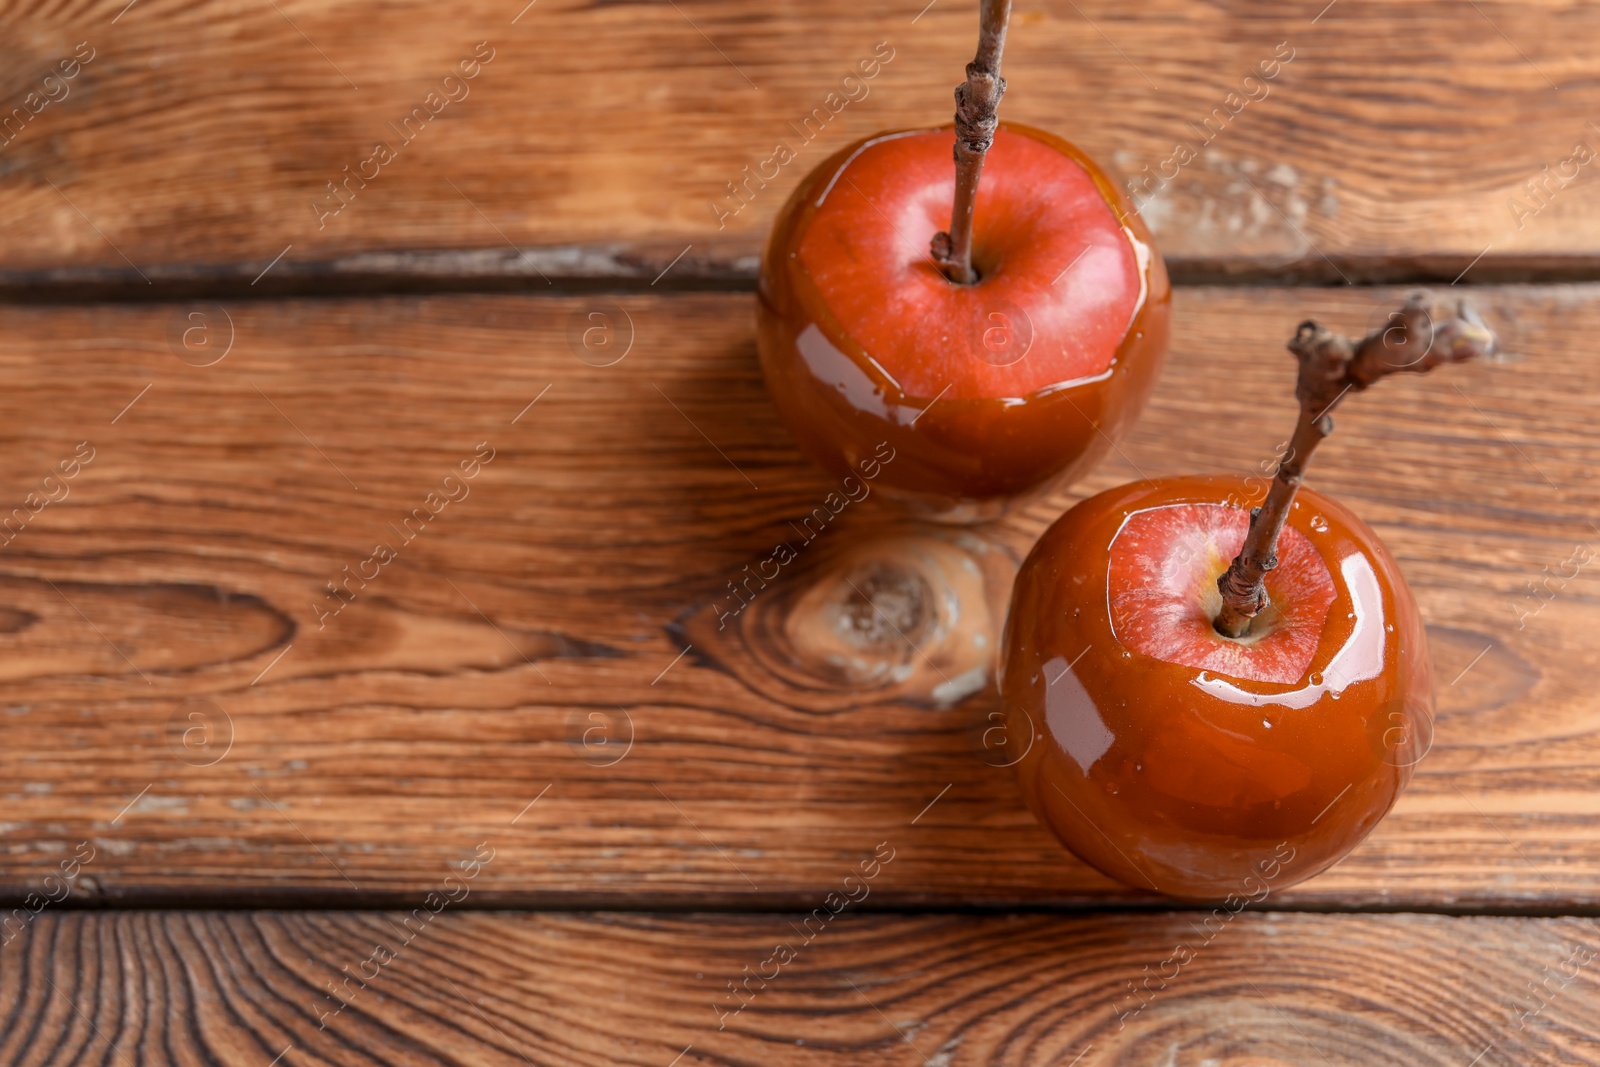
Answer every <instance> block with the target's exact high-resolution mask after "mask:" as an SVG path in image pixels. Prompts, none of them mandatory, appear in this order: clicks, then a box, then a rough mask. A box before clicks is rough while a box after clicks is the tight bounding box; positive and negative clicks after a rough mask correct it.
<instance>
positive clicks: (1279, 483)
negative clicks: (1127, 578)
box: [1216, 293, 1495, 637]
mask: <svg viewBox="0 0 1600 1067" xmlns="http://www.w3.org/2000/svg"><path fill="white" fill-rule="evenodd" d="M1494 347H1495V337H1494V333H1493V332H1492V331H1491V330H1490V329H1489V327H1487V326H1485V325H1484V323H1483V320H1482V319H1481V318H1479V317H1478V315H1477V313H1476V312H1474V311H1473V310H1472V309H1471V308H1470V307H1468V306H1467V304H1466V303H1465V302H1460V303H1458V304H1457V305H1456V307H1455V309H1454V311H1453V313H1449V314H1448V315H1447V316H1436V314H1435V310H1434V307H1433V301H1432V297H1431V296H1430V295H1429V294H1427V293H1416V294H1413V295H1412V296H1411V298H1410V299H1409V300H1407V301H1406V303H1405V306H1404V307H1402V308H1401V309H1400V310H1399V311H1397V312H1394V313H1393V314H1391V315H1390V316H1389V321H1388V323H1387V324H1385V325H1384V326H1383V327H1382V328H1380V329H1377V330H1374V331H1372V332H1371V333H1369V334H1367V336H1365V337H1363V338H1362V339H1361V340H1360V341H1358V342H1354V343H1352V342H1351V340H1350V339H1349V338H1348V337H1345V336H1344V335H1343V334H1337V333H1334V332H1332V331H1331V330H1328V329H1325V328H1324V327H1322V326H1321V325H1319V324H1318V323H1316V322H1312V321H1309V320H1308V321H1306V322H1302V323H1301V324H1300V329H1299V330H1297V331H1296V332H1295V335H1294V339H1293V340H1292V341H1290V342H1289V351H1290V352H1293V353H1294V355H1295V358H1296V359H1298V360H1299V361H1300V375H1299V379H1298V380H1297V382H1296V384H1295V390H1294V392H1295V397H1296V398H1297V399H1298V400H1299V401H1300V419H1299V421H1298V422H1297V423H1296V424H1295V428H1294V436H1293V437H1292V438H1291V439H1290V441H1289V451H1288V453H1287V455H1286V456H1285V457H1284V460H1283V463H1282V464H1281V465H1280V466H1279V467H1278V473H1277V476H1276V477H1275V478H1273V480H1272V488H1271V489H1269V490H1268V491H1267V499H1266V500H1265V501H1264V502H1263V503H1262V505H1261V506H1260V507H1259V508H1256V509H1254V510H1253V511H1251V513H1250V530H1249V532H1248V533H1247V534H1246V535H1245V539H1244V547H1243V548H1241V549H1240V550H1239V554H1238V556H1236V557H1234V560H1233V563H1232V564H1231V565H1230V566H1229V567H1228V569H1227V570H1226V571H1224V572H1223V574H1222V577H1220V578H1218V579H1217V590H1218V592H1220V593H1221V594H1222V610H1221V612H1220V613H1219V614H1218V615H1217V619H1216V628H1217V632H1218V633H1220V634H1222V635H1223V636H1225V637H1243V636H1244V635H1245V634H1246V633H1248V632H1249V630H1250V623H1251V621H1252V620H1253V619H1254V618H1255V617H1256V616H1257V615H1259V614H1260V613H1261V611H1262V609H1264V608H1265V607H1266V606H1267V590H1266V585H1265V584H1264V580H1265V578H1266V574H1267V572H1268V571H1270V570H1272V568H1274V567H1276V566H1277V565H1278V556H1277V548H1278V535H1279V533H1280V532H1281V531H1282V530H1283V524H1284V522H1285V520H1287V519H1288V517H1289V506H1290V505H1291V504H1292V503H1293V502H1294V494H1295V491H1296V490H1297V489H1299V488H1300V481H1301V479H1302V478H1303V477H1304V475H1305V468H1306V464H1307V462H1309V461H1310V459H1311V453H1312V452H1313V451H1314V450H1315V449H1316V447H1317V445H1318V444H1320V443H1321V442H1322V439H1323V438H1324V437H1327V436H1328V435H1329V434H1330V433H1332V432H1333V419H1331V418H1329V415H1328V413H1329V412H1331V411H1332V410H1333V409H1334V408H1335V407H1336V406H1338V404H1339V403H1340V401H1342V400H1343V399H1344V398H1345V396H1347V395H1348V394H1350V393H1354V392H1360V391H1361V390H1363V389H1365V388H1367V387H1368V386H1370V385H1372V384H1373V383H1374V382H1376V381H1378V380H1379V379H1380V378H1384V377H1386V376H1388V375H1390V374H1395V373H1399V372H1401V371H1413V372H1418V373H1421V372H1426V371H1430V370H1432V369H1433V368H1434V367H1437V366H1439V365H1440V364H1441V363H1461V362H1464V361H1465V360H1469V359H1472V358H1474V357H1477V356H1487V355H1489V354H1491V353H1492V352H1493V351H1494Z"/></svg>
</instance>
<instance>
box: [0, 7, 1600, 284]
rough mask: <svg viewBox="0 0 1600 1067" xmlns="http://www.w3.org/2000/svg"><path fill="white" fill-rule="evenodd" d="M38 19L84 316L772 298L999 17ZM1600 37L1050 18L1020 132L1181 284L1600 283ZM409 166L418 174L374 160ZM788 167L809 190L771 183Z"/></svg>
mask: <svg viewBox="0 0 1600 1067" xmlns="http://www.w3.org/2000/svg"><path fill="white" fill-rule="evenodd" d="M24 7H25V5H8V7H7V9H6V10H4V11H0V21H3V24H4V26H5V29H6V33H5V38H6V41H7V45H6V47H7V50H8V51H7V63H6V64H5V66H6V70H7V73H6V74H5V76H4V78H3V80H0V102H3V104H4V107H5V114H7V115H13V114H14V111H15V109H16V108H18V107H21V108H23V112H24V113H23V116H22V118H14V119H13V127H14V129H12V130H11V131H8V132H6V134H5V136H6V138H7V143H5V144H4V145H0V211H3V212H4V215H5V218H6V219H7V226H6V231H5V234H4V237H3V238H0V283H3V284H4V286H5V287H6V288H7V289H8V290H11V291H29V290H30V288H31V289H32V290H36V291H37V290H55V291H61V290H64V291H68V292H78V293H80V294H81V292H82V291H83V289H84V287H86V286H89V287H93V286H101V287H108V286H124V287H130V291H146V292H150V293H159V292H162V291H167V292H172V291H178V290H182V291H185V292H189V293H195V292H200V291H204V290H206V289H208V288H211V289H217V288H228V289H231V290H233V291H242V290H248V291H249V292H251V293H252V294H256V293H260V292H263V291H275V290H283V289H291V288H292V289H298V290H299V291H307V292H324V291H326V289H327V288H328V287H329V286H345V287H349V288H362V287H371V286H379V285H383V284H385V283H384V282H383V281H382V279H383V278H384V277H385V276H386V275H390V274H398V275H400V276H402V280H403V281H404V280H405V279H409V280H410V283H411V284H430V285H436V284H441V283H443V282H448V281H450V280H452V279H453V280H456V281H458V282H459V281H460V279H461V278H462V277H463V276H466V277H467V278H468V279H469V280H470V284H473V285H494V284H520V285H525V286H536V287H543V286H545V285H546V282H547V280H553V281H554V282H561V281H564V280H568V279H571V278H588V279H595V278H600V279H613V280H614V279H616V278H617V277H619V276H623V277H628V278H634V279H639V280H640V281H641V283H642V282H643V281H648V280H650V279H652V278H654V276H655V275H656V274H657V273H659V272H660V271H661V270H662V269H663V268H664V267H666V266H667V265H668V264H669V263H671V262H672V260H673V259H674V257H677V256H678V255H679V254H680V253H684V255H683V259H681V260H679V261H678V262H677V264H676V265H675V266H674V267H673V270H672V273H671V275H670V276H669V278H668V279H667V280H666V281H665V282H663V283H662V284H673V283H674V282H675V281H685V282H690V283H705V282H708V281H716V280H718V279H726V278H729V277H734V278H744V279H748V278H749V276H750V273H751V271H752V270H753V266H754V258H753V257H754V254H755V252H756V250H757V248H758V246H759V244H760V242H761V240H762V239H763V237H764V235H765V233H766V231H767V229H768V227H769V225H770V222H771V219H772V217H773V213H774V212H775V211H776V210H777V208H778V206H779V205H780V204H781V203H782V202H783V199H784V198H785V196H786V195H787V194H788V191H789V190H790V189H791V188H792V187H793V186H794V184H795V182H796V181H798V179H799V177H800V175H801V173H802V172H803V171H804V170H805V169H806V168H809V167H812V166H814V165H816V164H817V163H818V162H820V161H821V160H822V159H823V158H825V157H826V156H827V155H828V154H829V153H830V152H832V151H834V150H835V149H837V148H839V147H841V146H843V145H844V144H846V143H848V142H849V141H850V140H852V139H855V138H859V137H863V136H866V135H868V134H870V133H872V132H874V131H877V130H880V129H886V128H896V127H905V126H916V125H926V124H930V123H936V122H943V121H948V119H949V116H950V113H951V99H950V93H951V90H952V88H953V87H954V85H955V84H956V82H957V81H958V80H959V79H960V76H961V75H960V71H961V69H962V65H963V64H964V63H965V62H966V61H967V60H968V59H969V58H970V57H971V54H972V49H973V46H974V40H975V29H974V27H975V21H976V20H975V18H974V11H973V5H972V4H971V3H960V4H957V3H948V2H947V3H941V4H936V5H931V6H926V5H924V4H923V3H921V2H918V0H910V2H908V3H904V4H896V5H891V6H888V7H884V6H879V5H862V4H852V3H846V2H843V0H828V2H826V3H814V4H807V5H803V6H792V5H772V4H759V3H754V2H746V3H719V4H711V3H705V2H703V0H691V2H685V3H680V4H617V3H593V4H591V3H583V2H577V0H540V2H539V3H538V4H537V5H525V4H524V3H523V2H521V0H457V2H455V3H451V4H447V5H440V4H437V3H430V2H425V0H395V2H386V3H383V4H381V5H378V4H374V3H371V2H366V3H363V2H355V0H347V2H343V3H337V4H325V3H317V2H312V0H283V2H281V3H274V4H265V5H246V6H244V7H240V6H239V5H236V4H232V3H224V2H221V0H197V2H195V3H190V4H184V5H177V6H174V5H159V4H136V5H128V4H126V0H66V2H63V3H58V4H53V5H48V6H47V7H45V8H37V7H35V8H33V9H30V10H24ZM479 42H486V44H485V45H484V48H483V49H482V50H481V54H482V55H485V56H488V55H491V54H492V56H493V58H492V59H490V60H489V61H488V62H487V64H484V63H481V62H478V61H477V60H476V59H475V58H474V53H475V50H476V49H477V45H478V43H479ZM80 43H84V45H85V49H86V50H85V51H84V52H83V54H84V55H91V54H92V56H93V58H92V59H91V60H89V61H88V62H87V63H86V64H80V65H79V69H78V71H77V74H76V76H75V77H74V78H73V79H71V80H69V81H65V82H62V81H60V80H59V78H57V80H52V81H49V82H47V81H46V77H47V76H49V75H50V73H51V71H56V72H57V75H59V73H60V64H61V63H62V62H63V61H66V62H68V63H69V64H70V63H72V62H75V61H74V60H73V58H72V57H73V55H74V51H75V49H77V47H78V45H79V44H80ZM880 43H881V45H882V47H881V48H880ZM1597 43H1600V24H1597V23H1596V21H1595V20H1594V19H1593V18H1592V17H1591V16H1590V14H1589V13H1588V11H1587V9H1585V8H1584V7H1582V6H1581V5H1573V4H1570V3H1566V2H1564V0H1537V2H1532V3H1523V4H1516V5H1509V4H1506V3H1502V2H1489V3H1481V4H1478V5H1476V7H1474V8H1473V9H1471V10H1468V11H1466V12H1464V13H1463V11H1462V10H1461V6H1460V5H1459V4H1458V3H1456V2H1454V0H1421V2H1419V3H1413V4H1407V5H1400V6H1396V5H1394V4H1388V3H1383V2H1381V0H1340V2H1339V3H1338V4H1337V5H1325V3H1324V2H1323V0H1310V2H1308V3H1304V4H1293V5H1287V6H1285V5H1281V4H1274V3H1269V2H1266V0H1256V2H1252V3H1243V4H1230V5H1228V6H1227V7H1226V9H1219V8H1218V7H1217V6H1216V5H1214V4H1209V3H1205V2H1203V0H1159V2H1155V3H1150V4H1142V5H1140V7H1139V8H1138V10H1137V11H1134V10H1132V9H1129V8H1127V7H1126V5H1119V4H1116V3H1113V2H1111V0H1086V2H1084V3H1082V4H1065V5H1061V4H1050V5H1045V4H1037V3H1035V4H1023V5H1021V6H1020V7H1019V9H1018V14H1017V19H1016V25H1015V27H1014V33H1013V35H1012V39H1011V43H1010V46H1009V50H1008V53H1007V56H1006V73H1007V75H1008V77H1009V79H1010V82H1011V91H1010V93H1009V94H1008V96H1007V97H1006V101H1005V105H1004V114H1005V117H1006V118H1008V119H1011V120H1015V121H1019V122H1027V123H1033V124H1036V125H1042V126H1046V127H1050V128H1053V129H1055V130H1057V131H1058V132H1060V133H1062V134H1064V135H1065V136H1067V137H1069V138H1071V139H1073V140H1076V141H1078V142H1080V143H1081V144H1082V145H1084V146H1085V147H1086V148H1087V149H1088V150H1089V151H1090V152H1091V153H1092V154H1093V155H1094V156H1095V157H1096V158H1097V159H1099V160H1100V161H1101V162H1102V163H1103V164H1104V165H1105V166H1106V167H1107V168H1108V169H1109V170H1111V171H1112V172H1113V173H1115V174H1117V175H1119V176H1121V177H1122V178H1125V179H1138V180H1142V176H1143V175H1144V174H1145V173H1146V168H1149V171H1148V173H1149V174H1151V175H1155V176H1156V178H1155V184H1154V185H1152V186H1150V187H1149V189H1148V190H1147V191H1154V199H1153V201H1152V203H1151V205H1150V206H1149V207H1148V208H1146V211H1145V214H1146V217H1147V219H1148V220H1149V221H1150V223H1151V225H1152V226H1153V228H1154V229H1155V231H1156V233H1157V235H1158V237H1159V239H1160V241H1161V244H1162V247H1163V248H1164V249H1165V251H1166V253H1167V254H1168V255H1169V256H1170V257H1171V258H1172V260H1173V261H1174V265H1175V267H1176V268H1177V273H1178V276H1179V277H1180V278H1186V277H1187V278H1197V277H1216V276H1255V277H1260V276H1263V275H1265V276H1277V277H1301V278H1307V279H1313V278H1314V279H1317V280H1322V281H1334V282H1339V281H1341V280H1346V279H1348V280H1354V281H1361V280H1363V279H1372V278H1385V277H1388V278H1400V277H1402V276H1404V277H1411V276H1415V275H1417V274H1419V273H1420V274H1426V275H1430V276H1440V277H1443V278H1444V279H1446V280H1448V279H1450V278H1453V277H1455V276H1456V275H1457V274H1458V273H1460V271H1461V270H1462V269H1463V268H1464V267H1466V266H1468V264H1469V263H1474V262H1476V266H1474V267H1473V270H1474V271H1475V275H1474V276H1475V277H1477V278H1480V279H1492V278H1495V277H1501V278H1505V277H1509V276H1512V275H1517V274H1519V273H1534V274H1544V275H1550V274H1557V275H1563V276H1569V275H1572V274H1575V273H1577V274H1586V275H1588V276H1590V277H1592V276H1593V271H1594V264H1595V257H1596V255H1597V252H1600V202H1597V201H1596V193H1595V186H1594V183H1592V182H1590V181H1588V180H1586V174H1587V169H1588V165H1587V164H1580V163H1578V162H1576V161H1574V162H1570V163H1568V165H1567V166H1566V168H1565V170H1563V163H1564V162H1566V161H1569V160H1572V159H1573V156H1574V151H1575V146H1576V145H1577V144H1578V143H1580V142H1581V143H1584V144H1587V145H1589V146H1591V147H1593V146H1594V145H1595V144H1596V140H1595V139H1596V137H1597V134H1596V132H1595V129H1594V128H1593V127H1592V126H1591V125H1590V121H1589V120H1590V117H1591V116H1592V115H1594V114H1596V113H1597V110H1600V78H1597V77H1596V74H1597V69H1596V65H1597V64H1600V59H1597V58H1596V57H1597V56H1600V48H1597V47H1596V45H1597ZM1280 46H1281V47H1280ZM875 50H877V51H878V54H879V55H881V56H889V55H891V53H892V58H890V59H887V60H886V61H884V62H881V63H878V60H877V59H875V58H874V55H875ZM1291 54H1292V57H1293V58H1292V60H1291V61H1289V62H1288V63H1287V64H1286V65H1285V64H1282V63H1281V62H1280V60H1279V59H1277V58H1275V56H1278V57H1287V56H1289V55H1291ZM464 61H465V62H467V63H468V68H467V69H469V70H475V71H476V76H475V77H473V78H471V79H470V80H464V79H462V78H461V64H462V63H463V62H464ZM474 63H476V64H477V65H476V66H475V67H474V66H473V65H472V64H474ZM862 63H867V64H868V66H867V69H868V70H871V71H872V72H873V77H871V78H870V79H867V80H865V81H851V82H849V83H848V84H847V83H846V82H845V79H846V78H847V77H849V76H851V74H852V71H853V70H859V65H860V64H862ZM872 63H878V65H877V66H876V67H874V66H872ZM1273 63H1278V64H1279V66H1278V67H1276V68H1274V67H1273V66H1272V64H1273ZM452 71H454V72H455V74H454V75H452ZM1252 71H1256V72H1258V74H1256V75H1253V74H1252ZM1265 72H1271V73H1272V77H1270V78H1266V79H1262V78H1260V77H1259V73H1265ZM452 76H453V77H455V78H456V80H455V81H452V82H450V83H448V84H447V83H446V82H445V79H446V78H447V77H452ZM1247 78H1251V79H1252V80H1251V81H1249V82H1248V83H1247V82H1246V79H1247ZM1557 87H1559V91H1557ZM430 93H434V94H441V95H434V96H432V97H431V98H430V96H429V94H430ZM30 94H32V96H31V97H30ZM41 94H43V95H41ZM63 94H64V95H63ZM442 94H454V95H455V96H457V97H459V99H457V100H454V101H452V100H450V99H449V98H448V96H446V95H442ZM830 94H836V95H833V96H831V97H830ZM1230 94H1234V95H1233V96H1232V97H1231V98H1230ZM1248 94H1253V95H1254V96H1255V99H1251V98H1250V95H1248ZM51 95H55V96H57V97H59V99H58V100H57V101H55V102H50V100H49V97H50V96H51ZM852 97H854V98H855V99H854V100H852V99H851V98H852ZM419 107H425V110H426V108H438V112H437V117H436V118H430V119H429V121H428V122H427V123H426V124H423V123H421V121H420V120H414V121H413V128H412V129H411V133H410V139H409V140H407V139H406V138H404V137H402V136H401V134H399V133H396V132H395V129H394V128H393V127H391V124H397V125H398V124H400V123H401V121H402V119H403V118H404V117H405V116H407V115H410V114H413V111H414V109H416V108H419ZM34 108H38V109H39V110H38V111H37V113H33V111H32V109H34ZM833 108H839V110H838V111H837V112H835V111H834V110H832V109H833ZM816 109H821V112H820V114H821V115H822V118H823V119H825V120H826V121H821V120H819V119H816V118H813V119H812V121H811V127H810V129H809V132H807V128H806V127H805V121H806V119H807V118H808V117H809V116H812V115H813V113H814V112H815V111H816ZM1218 109H1222V110H1221V111H1220V112H1219V111H1218ZM1234 109H1237V112H1236V113H1233V112H1234ZM1208 120H1210V122H1211V126H1210V127H1209V129H1208V127H1207V126H1206V123H1207V121H1208ZM417 129H420V130H421V132H420V133H419V132H416V130H417ZM380 142H381V143H384V144H386V145H389V147H390V149H391V150H392V152H393V154H394V158H393V159H392V160H390V161H389V162H387V163H383V162H381V160H379V161H376V162H373V163H370V164H366V165H365V166H363V162H364V161H367V160H378V157H377V156H375V154H374V148H375V146H376V145H377V144H378V143H380ZM780 142H781V143H784V144H786V145H788V146H789V147H790V148H791V149H792V150H794V151H795V152H796V159H795V161H794V162H792V163H789V164H788V165H786V166H783V167H781V168H776V169H777V170H778V173H777V176H776V177H769V178H768V179H761V178H756V179H754V180H752V181H751V183H750V184H749V185H747V186H746V185H743V183H744V182H745V175H746V173H747V172H746V168H750V173H755V172H758V171H760V170H761V169H762V165H763V163H764V161H766V160H768V159H770V158H771V157H772V156H773V150H774V147H775V145H776V144H778V143H780ZM1180 145H1183V146H1186V147H1187V148H1188V149H1189V150H1191V151H1193V152H1195V153H1196V156H1195V158H1194V159H1193V160H1192V161H1187V162H1184V161H1185V160H1187V154H1186V153H1185V152H1182V151H1180V147H1179V146H1180ZM346 168H349V169H348V170H347V169H346ZM1546 168H1548V169H1549V171H1548V173H1553V174H1556V175H1557V177H1556V178H1549V177H1548V174H1547V170H1546ZM765 169H766V172H767V173H768V175H769V176H770V174H771V173H772V171H773V170H774V169H775V168H774V167H771V166H768V167H766V168H765ZM357 172H360V173H364V174H366V175H367V177H366V178H361V177H359V176H358V177H357V178H354V179H349V181H350V184H348V185H345V184H343V183H345V182H346V180H347V179H348V177H349V175H350V174H352V173H357ZM1163 173H1165V174H1167V175H1174V177H1171V180H1170V181H1166V180H1164V179H1162V178H1161V177H1160V175H1162V174H1163ZM1574 173H1575V174H1576V175H1577V176H1576V177H1570V175H1571V174H1574ZM1562 174H1567V175H1569V177H1562V176H1561V175H1562ZM374 175H375V176H374ZM763 180H764V181H765V182H766V184H765V185H761V184H760V183H761V182H762V181H763ZM1558 180H1559V182H1560V183H1562V186H1563V187H1558V186H1557V184H1556V183H1557V181H1558ZM1531 181H1541V182H1547V183H1548V184H1547V190H1548V191H1547V192H1545V193H1541V194H1539V195H1538V196H1535V195H1534V194H1533V193H1530V192H1529V190H1528V183H1529V182H1531ZM329 183H333V184H334V185H335V186H338V187H339V188H340V189H341V190H342V199H340V198H334V197H331V196H330V192H329ZM730 183H733V184H735V185H740V186H741V188H742V189H744V190H745V192H744V193H743V194H742V196H741V197H736V198H732V199H729V198H728V187H729V184H730ZM1157 186H1159V191H1155V190H1156V189H1157ZM1514 199H1515V200H1517V201H1518V202H1520V203H1521V204H1522V205H1523V207H1522V208H1521V209H1518V208H1515V207H1514V206H1513V204H1512V201H1513V200H1514ZM319 203H320V204H322V205H323V207H322V209H321V210H318V209H316V208H314V207H313V205H315V204H319ZM341 204H342V207H340V209H339V212H338V214H337V215H330V214H327V213H326V212H328V211H331V210H332V209H333V207H334V206H336V205H341ZM717 205H720V206H717ZM741 205H742V206H741ZM736 208H737V210H735V209H736ZM1535 209H1537V210H1535ZM412 253H420V255H412ZM280 255H281V256H282V258H281V259H279V258H278V257H279V256H280ZM1480 255H1482V256H1483V259H1482V260H1481V261H1480V260H1478V258H1477V257H1479V256H1480ZM269 265H272V269H271V270H270V271H268V272H267V273H266V274H265V276H261V275H262V272H263V271H264V270H265V269H266V268H267V267H268V266H269ZM258 276H260V280H259V281H257V280H256V279H257V278H258Z"/></svg>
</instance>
